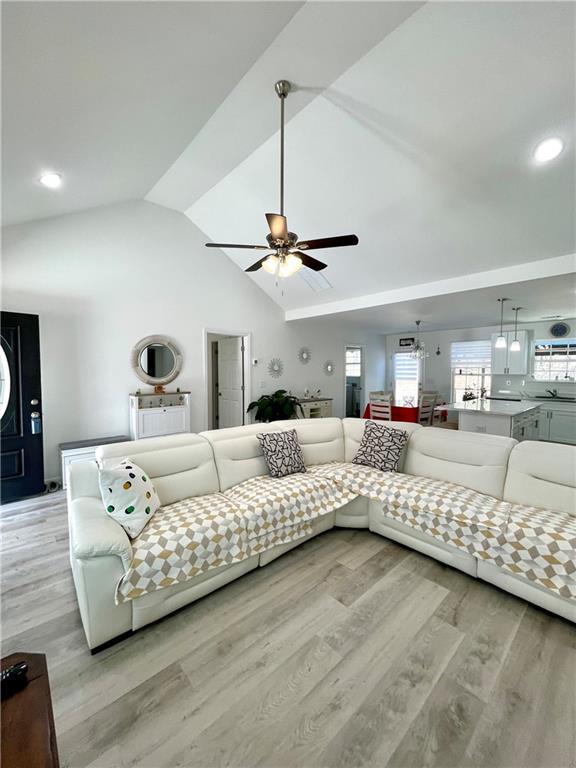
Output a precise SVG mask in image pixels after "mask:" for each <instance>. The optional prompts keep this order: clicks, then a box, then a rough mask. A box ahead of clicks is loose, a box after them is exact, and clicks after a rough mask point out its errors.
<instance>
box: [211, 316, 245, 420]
mask: <svg viewBox="0 0 576 768" xmlns="http://www.w3.org/2000/svg"><path fill="white" fill-rule="evenodd" d="M211 333H214V334H217V335H219V336H241V337H242V339H243V341H244V412H243V419H242V420H243V423H244V424H246V423H247V416H246V414H247V411H246V409H247V408H248V405H249V403H250V398H251V396H252V333H251V331H246V330H239V329H238V328H236V329H235V330H231V329H230V328H220V327H216V326H210V327H209V328H206V327H205V328H204V330H203V332H202V347H203V354H202V399H203V406H202V424H203V426H202V429H203V430H206V429H210V398H209V396H208V382H209V376H208V370H209V368H208V367H209V366H210V365H212V352H211V349H210V343H209V341H208V335H209V334H211Z"/></svg>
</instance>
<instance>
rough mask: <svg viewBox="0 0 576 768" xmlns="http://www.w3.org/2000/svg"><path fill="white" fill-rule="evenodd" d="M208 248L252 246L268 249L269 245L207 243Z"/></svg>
mask: <svg viewBox="0 0 576 768" xmlns="http://www.w3.org/2000/svg"><path fill="white" fill-rule="evenodd" d="M206 248H251V249H252V250H254V251H268V250H269V247H268V246H267V245H239V244H238V243H206Z"/></svg>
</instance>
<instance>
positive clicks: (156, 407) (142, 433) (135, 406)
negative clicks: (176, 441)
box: [130, 392, 190, 440]
mask: <svg viewBox="0 0 576 768" xmlns="http://www.w3.org/2000/svg"><path fill="white" fill-rule="evenodd" d="M180 432H190V393H189V392H175V393H166V394H164V395H130V436H131V437H132V439H133V440H139V439H141V438H143V437H159V436H160V435H174V434H178V433H180Z"/></svg>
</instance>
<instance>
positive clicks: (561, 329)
mask: <svg viewBox="0 0 576 768" xmlns="http://www.w3.org/2000/svg"><path fill="white" fill-rule="evenodd" d="M550 333H551V335H552V336H554V338H555V339H561V338H563V337H564V336H568V334H569V333H570V326H569V325H568V323H554V325H551V326H550Z"/></svg>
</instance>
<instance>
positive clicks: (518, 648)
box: [0, 494, 576, 768]
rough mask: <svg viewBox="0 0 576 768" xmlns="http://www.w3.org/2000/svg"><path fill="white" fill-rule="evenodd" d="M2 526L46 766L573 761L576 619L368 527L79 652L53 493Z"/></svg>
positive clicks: (413, 766)
mask: <svg viewBox="0 0 576 768" xmlns="http://www.w3.org/2000/svg"><path fill="white" fill-rule="evenodd" d="M0 526H1V529H2V619H3V624H2V632H3V648H2V654H3V655H6V654H8V653H11V652H12V651H16V650H27V651H38V652H43V653H46V654H47V657H48V666H49V671H50V679H51V685H52V695H53V701H54V713H55V719H56V728H57V733H58V744H59V750H60V755H61V762H62V766H63V767H66V766H69V767H72V766H73V767H74V768H84V767H85V766H92V767H93V768H96V766H98V767H99V768H104V767H106V766H114V767H116V766H117V767H118V768H120V767H122V768H124V767H125V766H149V767H154V768H160V766H194V767H195V768H213V767H215V766H241V767H243V768H248V767H250V768H251V767H252V766H274V767H276V766H278V767H280V766H290V767H292V766H300V767H302V768H304V767H305V768H324V767H326V768H328V767H330V768H331V767H332V766H334V768H336V766H339V767H341V768H353V767H354V768H356V767H357V766H358V767H359V766H374V767H376V766H378V768H384V767H385V766H389V767H390V768H392V767H393V768H401V767H402V768H419V767H420V766H426V767H428V766H430V767H431V766H438V767H441V768H448V767H449V766H453V767H454V768H465V767H466V766H491V767H493V768H496V767H498V768H511V767H512V766H518V767H520V766H521V767H522V768H531V767H532V768H568V767H570V768H572V767H573V766H574V765H576V762H575V758H574V755H575V735H574V734H575V727H574V725H575V706H576V703H575V691H576V686H575V682H576V632H575V629H574V627H573V626H572V625H571V624H569V623H568V622H565V621H563V620H562V619H558V618H556V617H554V616H552V615H549V614H547V613H545V612H544V611H540V610H539V609H537V608H534V607H532V606H529V605H528V604H526V603H524V602H523V601H522V600H519V599H516V598H514V597H512V596H510V595H507V594H505V593H503V592H500V591H499V590H497V589H495V588H493V587H491V586H490V585H487V584H484V583H482V582H481V581H477V580H475V579H472V578H470V577H468V576H465V575H464V574H461V573H459V572H458V571H455V570H453V569H451V568H448V567H445V566H443V565H441V564H439V563H437V562H435V561H434V560H431V559H429V558H427V557H425V556H424V555H420V554H418V553H416V552H413V551H411V550H410V549H406V548H404V547H402V546H400V545H398V544H395V543H394V542H391V541H388V540H386V539H384V538H381V537H378V536H376V535H374V534H371V533H369V532H368V531H351V530H345V529H336V530H334V531H329V532H328V533H325V534H322V535H321V536H318V537H316V538H315V539H313V540H311V541H309V542H307V543H305V544H304V545H302V546H300V547H298V548H297V549H295V550H293V551H292V552H290V553H289V554H287V555H284V556H283V557H281V558H279V559H278V560H276V561H275V562H274V563H272V564H271V565H268V566H266V567H265V568H261V569H258V570H256V571H254V572H252V573H250V574H248V575H246V576H244V577H242V578H241V579H240V580H239V581H236V582H234V583H233V584H230V585H228V586H226V587H224V588H223V589H221V590H219V591H218V592H215V593H213V594H211V595H208V596H207V597H206V598H204V599H203V600H200V601H199V602H197V603H195V604H193V605H191V606H188V607H187V608H185V609H183V610H182V611H180V612H179V613H177V614H175V615H173V616H171V617H168V618H167V619H165V620H163V621H161V622H159V623H157V624H155V625H153V626H151V627H149V628H145V629H144V630H141V631H140V632H138V633H136V634H135V635H134V636H133V637H131V638H130V639H127V640H125V641H123V642H122V643H119V644H118V645H116V646H114V647H112V648H109V649H107V650H105V651H103V652H101V653H99V654H97V655H95V656H91V655H90V653H89V651H88V649H87V647H86V644H85V640H84V635H83V632H82V628H81V624H80V616H79V614H78V611H77V608H76V598H75V594H74V590H73V584H72V578H71V574H70V568H69V564H68V536H67V526H66V510H65V502H64V497H63V495H62V494H55V495H52V496H46V497H42V498H40V499H35V500H31V501H28V502H25V503H20V504H16V505H9V506H5V507H4V508H2V510H1V515H0Z"/></svg>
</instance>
